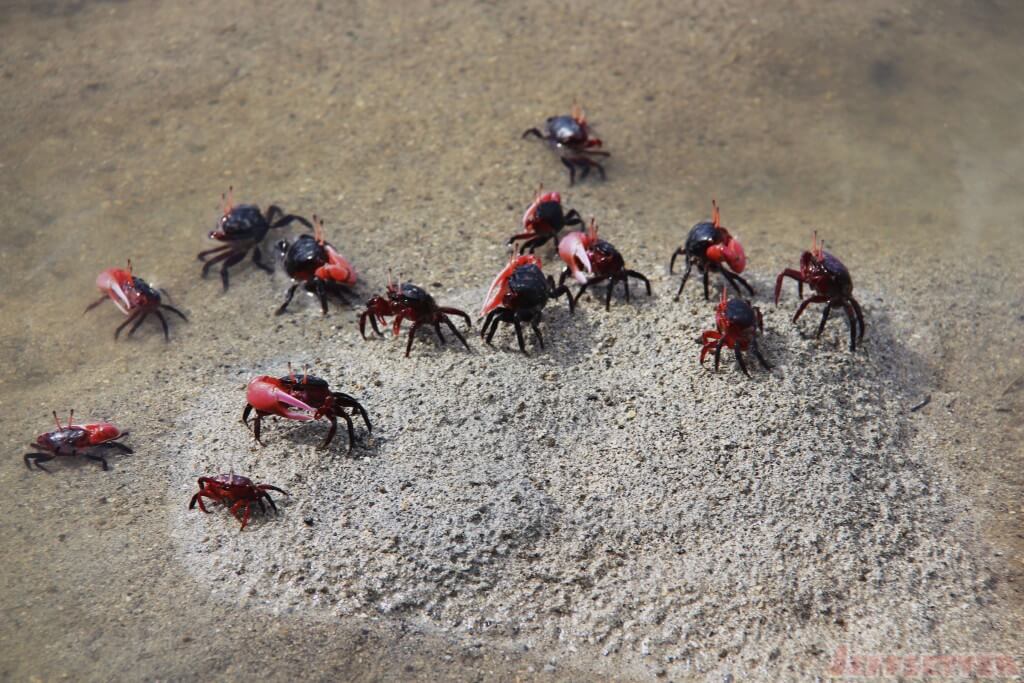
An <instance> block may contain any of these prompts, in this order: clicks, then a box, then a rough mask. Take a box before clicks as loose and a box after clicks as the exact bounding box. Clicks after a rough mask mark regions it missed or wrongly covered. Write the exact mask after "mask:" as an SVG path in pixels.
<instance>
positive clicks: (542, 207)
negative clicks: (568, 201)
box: [507, 189, 583, 254]
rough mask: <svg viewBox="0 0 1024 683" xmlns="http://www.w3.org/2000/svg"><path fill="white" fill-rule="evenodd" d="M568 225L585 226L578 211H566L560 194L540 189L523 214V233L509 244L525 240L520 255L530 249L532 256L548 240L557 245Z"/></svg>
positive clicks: (520, 247) (512, 238) (509, 239)
mask: <svg viewBox="0 0 1024 683" xmlns="http://www.w3.org/2000/svg"><path fill="white" fill-rule="evenodd" d="M567 225H583V219H582V218H581V217H580V214H579V212H577V211H576V209H571V210H569V211H568V212H566V211H564V210H563V209H562V195H560V194H559V193H558V192H544V191H543V189H539V190H538V191H537V197H536V199H534V200H533V203H532V204H530V206H529V207H527V209H526V213H524V214H523V232H521V233H519V234H517V235H512V237H509V238H508V242H507V244H509V245H513V244H514V243H515V242H517V241H519V240H525V241H524V242H523V243H522V244H521V245H519V253H520V254H522V253H524V252H526V250H527V249H529V250H530V253H531V254H532V253H533V252H534V250H536V249H537V247H540V246H542V245H543V244H544V243H546V242H547V241H548V240H554V241H555V244H557V243H558V233H559V232H561V230H562V228H564V227H566V226H567Z"/></svg>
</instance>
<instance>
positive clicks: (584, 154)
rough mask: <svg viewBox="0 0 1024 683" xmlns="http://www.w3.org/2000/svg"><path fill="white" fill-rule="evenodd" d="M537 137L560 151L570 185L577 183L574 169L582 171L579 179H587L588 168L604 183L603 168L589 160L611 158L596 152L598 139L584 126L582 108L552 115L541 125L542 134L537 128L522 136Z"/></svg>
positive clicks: (587, 126) (584, 119) (599, 142)
mask: <svg viewBox="0 0 1024 683" xmlns="http://www.w3.org/2000/svg"><path fill="white" fill-rule="evenodd" d="M529 135H533V136H536V137H538V138H540V139H541V140H544V141H545V142H547V143H548V144H549V145H550V146H551V147H552V148H554V149H555V150H557V151H558V152H560V154H561V159H562V164H563V165H565V167H566V168H567V169H569V184H570V185H572V184H574V183H575V182H576V168H577V167H579V168H582V169H583V173H582V174H580V178H586V177H587V175H588V174H589V173H590V169H591V167H593V168H596V169H597V172H598V173H600V174H601V180H604V177H605V176H604V167H603V166H601V164H599V163H598V162H596V161H594V159H593V158H592V157H595V156H601V157H607V156H611V155H610V154H609V153H608V152H604V151H600V150H598V149H595V148H597V147H600V146H601V140H600V138H597V137H595V136H594V135H593V134H592V132H591V130H590V126H589V125H588V124H587V117H586V115H585V114H584V113H583V108H582V107H580V105H578V104H576V103H575V102H574V103H573V105H572V113H571V114H569V115H568V116H566V115H562V116H551V117H549V118H548V120H547V121H545V122H544V131H543V132H541V131H540V130H539V129H537V128H530V129H529V130H527V131H526V132H525V133H523V137H524V138H525V137H527V136H529Z"/></svg>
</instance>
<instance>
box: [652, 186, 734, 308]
mask: <svg viewBox="0 0 1024 683" xmlns="http://www.w3.org/2000/svg"><path fill="white" fill-rule="evenodd" d="M711 207H712V211H711V220H710V221H702V222H700V223H697V224H696V225H694V226H693V227H692V228H691V229H690V232H689V234H688V235H687V236H686V243H685V244H684V245H683V246H681V247H679V248H678V249H676V250H675V252H674V253H673V254H672V259H671V260H670V261H669V263H668V272H669V273H672V270H673V269H674V268H675V265H676V258H677V257H679V256H685V257H686V271H685V272H684V273H683V281H682V282H680V283H679V291H678V292H676V301H679V297H680V296H681V295H682V293H683V287H685V286H686V280H687V279H688V278H689V277H690V270H691V269H692V268H693V266H694V265H696V266H697V270H698V271H700V273H701V274H702V275H703V276H704V298H705V299H710V298H711V294H710V289H709V283H708V276H709V274H710V273H714V272H720V273H721V274H722V277H724V278H725V279H726V281H728V283H729V284H730V285H732V287H733V289H735V290H736V292H737V293H738V294H742V293H743V292H742V291H741V290H740V288H739V286H738V285H737V284H736V283H737V282H738V283H739V284H741V285H743V286H744V287H745V288H746V289H747V293H749V294H753V293H754V288H753V287H751V286H750V283H748V282H747V281H746V280H744V279H743V278H742V277H740V275H739V273H742V272H743V270H744V269H745V268H746V267H747V255H746V253H745V252H744V251H743V245H742V244H740V242H739V240H738V239H736V237H734V236H733V235H732V234H731V233H730V232H729V230H728V229H727V228H725V227H724V226H722V216H721V213H720V212H719V210H718V202H716V201H715V200H713V199H712V200H711Z"/></svg>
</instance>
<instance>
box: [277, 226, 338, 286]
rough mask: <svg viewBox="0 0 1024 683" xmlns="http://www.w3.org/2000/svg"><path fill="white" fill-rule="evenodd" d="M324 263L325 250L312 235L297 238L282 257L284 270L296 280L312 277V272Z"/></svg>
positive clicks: (325, 261)
mask: <svg viewBox="0 0 1024 683" xmlns="http://www.w3.org/2000/svg"><path fill="white" fill-rule="evenodd" d="M325 263H327V250H326V249H324V245H322V244H320V243H319V242H317V240H316V238H315V237H313V236H312V235H301V236H299V238H298V239H297V240H295V241H294V242H292V244H291V246H289V247H288V250H287V251H286V252H285V255H284V269H285V271H287V272H288V274H289V275H291V276H292V277H293V278H296V279H306V278H309V277H312V275H313V272H314V271H315V270H316V269H317V268H319V267H320V266H322V265H324V264H325Z"/></svg>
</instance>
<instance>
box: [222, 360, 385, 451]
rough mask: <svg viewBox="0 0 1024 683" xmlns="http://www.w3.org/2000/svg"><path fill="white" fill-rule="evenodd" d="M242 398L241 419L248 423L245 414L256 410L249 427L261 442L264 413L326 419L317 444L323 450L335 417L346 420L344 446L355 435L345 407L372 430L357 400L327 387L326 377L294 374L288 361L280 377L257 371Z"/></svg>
mask: <svg viewBox="0 0 1024 683" xmlns="http://www.w3.org/2000/svg"><path fill="white" fill-rule="evenodd" d="M245 398H246V401H247V403H246V405H245V410H244V411H242V422H243V423H244V424H245V426H246V427H249V415H251V414H252V412H253V411H256V418H255V419H254V420H253V423H252V427H251V429H252V432H253V436H255V437H256V443H258V444H260V445H261V446H262V445H263V442H262V441H260V423H261V422H262V420H263V418H264V417H266V416H268V415H276V416H277V417H283V418H284V419H286V420H297V421H299V422H310V421H312V420H319V419H321V418H325V419H327V420H329V421H330V423H331V428H330V430H329V431H328V432H327V438H326V439H324V442H323V443H322V444H320V450H325V449H326V448H327V446H329V445H330V443H331V440H332V439H334V434H335V432H337V431H338V418H339V417H340V418H342V419H343V420H345V422H346V423H347V424H348V450H352V443H353V442H354V441H355V439H356V434H355V427H354V425H353V424H352V417H351V416H350V415H349V413H348V412H346V410H351V411H352V415H354V414H356V413H358V414H359V415H361V416H362V418H363V422H365V423H366V429H367V431H373V427H372V426H371V425H370V418H369V417H368V416H367V414H366V409H364V408H363V406H362V405H361V404H360V403H359V401H357V400H356V399H355V398H353V397H352V396H349V395H348V394H343V393H341V392H340V391H331V388H330V386H329V385H328V383H327V381H326V380H323V379H320V378H319V377H314V376H313V375H310V374H309V373H308V372H304V373H303V374H301V375H297V374H295V372H294V371H293V370H292V367H291V364H290V363H289V364H288V374H287V375H285V376H284V377H270V376H268V375H260V376H259V377H255V378H253V379H252V381H250V382H249V386H248V387H247V388H246V392H245Z"/></svg>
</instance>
